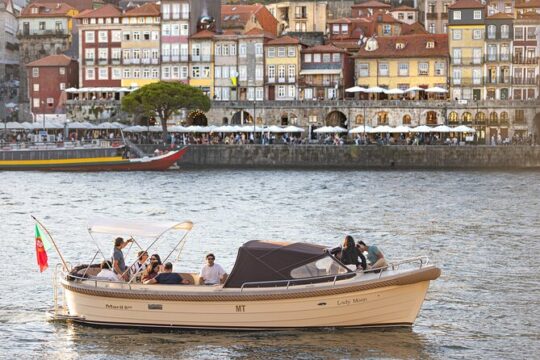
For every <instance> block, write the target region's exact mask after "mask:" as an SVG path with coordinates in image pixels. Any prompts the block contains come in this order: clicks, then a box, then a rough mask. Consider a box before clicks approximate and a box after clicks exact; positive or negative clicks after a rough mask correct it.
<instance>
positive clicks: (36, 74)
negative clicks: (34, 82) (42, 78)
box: [32, 67, 39, 77]
mask: <svg viewBox="0 0 540 360" xmlns="http://www.w3.org/2000/svg"><path fill="white" fill-rule="evenodd" d="M32 77H39V68H37V67H35V68H32Z"/></svg>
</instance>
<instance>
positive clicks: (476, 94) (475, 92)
mask: <svg viewBox="0 0 540 360" xmlns="http://www.w3.org/2000/svg"><path fill="white" fill-rule="evenodd" d="M481 94H482V92H481V90H480V89H473V100H480V95H481Z"/></svg>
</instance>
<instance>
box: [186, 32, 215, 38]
mask: <svg viewBox="0 0 540 360" xmlns="http://www.w3.org/2000/svg"><path fill="white" fill-rule="evenodd" d="M215 35H216V33H215V32H213V31H210V30H201V31H199V32H197V33H195V34H193V35H191V39H211V38H213V37H214V36H215Z"/></svg>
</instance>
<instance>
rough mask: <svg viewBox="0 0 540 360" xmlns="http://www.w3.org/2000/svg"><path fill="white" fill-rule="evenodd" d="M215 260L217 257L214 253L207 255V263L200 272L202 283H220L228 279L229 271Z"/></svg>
mask: <svg viewBox="0 0 540 360" xmlns="http://www.w3.org/2000/svg"><path fill="white" fill-rule="evenodd" d="M215 260H216V257H215V256H214V254H212V253H210V254H208V255H206V262H207V264H206V265H204V266H203V268H202V269H201V272H200V273H199V284H200V285H219V284H223V283H224V282H225V280H227V273H226V272H225V270H223V268H222V267H221V265H219V264H216V263H215V262H214V261H215Z"/></svg>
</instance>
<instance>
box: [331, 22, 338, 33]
mask: <svg viewBox="0 0 540 360" xmlns="http://www.w3.org/2000/svg"><path fill="white" fill-rule="evenodd" d="M332 34H339V24H334V25H332Z"/></svg>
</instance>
